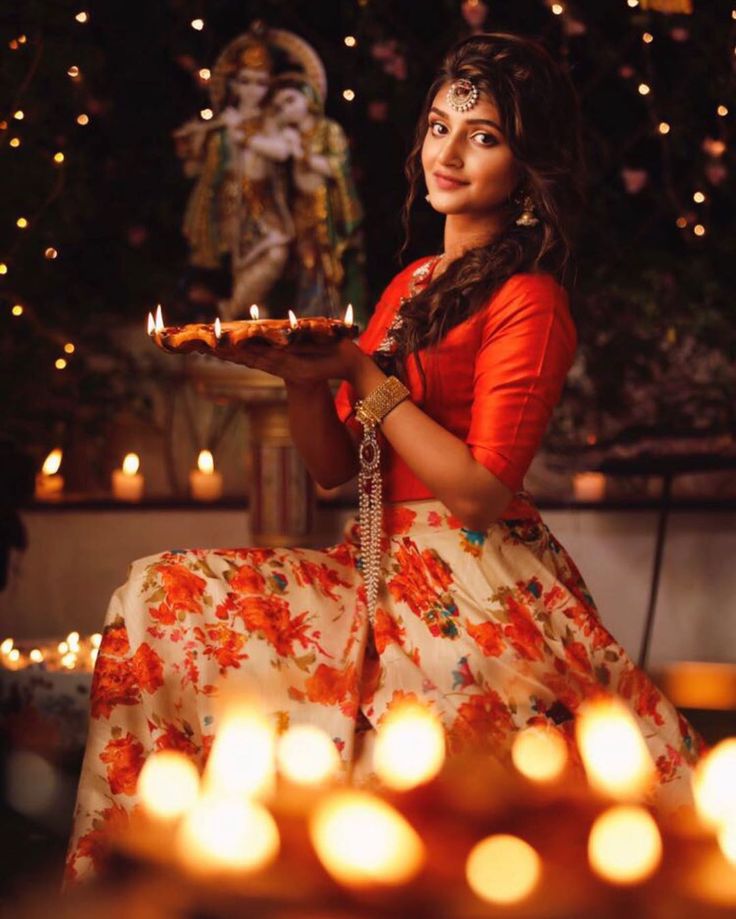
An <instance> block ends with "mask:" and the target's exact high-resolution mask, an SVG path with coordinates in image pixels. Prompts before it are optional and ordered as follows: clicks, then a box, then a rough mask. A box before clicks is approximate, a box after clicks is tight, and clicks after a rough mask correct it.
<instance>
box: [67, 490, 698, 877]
mask: <svg viewBox="0 0 736 919" xmlns="http://www.w3.org/2000/svg"><path fill="white" fill-rule="evenodd" d="M384 530H385V534H386V541H385V544H384V553H383V573H384V585H383V586H382V589H381V593H380V595H379V602H378V608H377V611H376V616H375V624H374V626H373V627H372V628H369V624H368V621H367V615H366V608H365V591H364V589H363V585H362V579H361V573H360V564H359V546H358V527H357V523H356V522H355V521H351V523H350V524H349V525H348V527H347V528H346V531H345V534H344V538H343V541H342V542H340V543H338V544H337V545H336V546H333V547H332V548H329V549H326V550H323V551H318V550H313V549H223V550H218V549H213V550H205V549H192V550H187V551H179V550H171V551H169V552H163V553H162V554H161V555H156V556H152V557H150V558H144V559H140V560H139V561H137V562H135V563H134V564H133V566H132V570H131V573H130V577H129V579H128V581H127V583H126V584H125V585H124V586H123V587H121V588H120V589H119V590H118V591H117V592H116V593H115V594H114V596H113V598H112V601H111V604H110V609H109V611H108V614H107V620H106V622H105V629H104V637H103V640H102V645H101V648H100V652H99V657H98V660H97V667H96V669H95V674H94V680H93V683H92V700H91V724H90V731H89V739H88V742H87V751H86V756H85V761H84V766H83V770H82V777H81V781H80V786H79V796H78V801H77V809H76V813H75V825H74V833H73V836H72V840H71V844H70V851H69V859H68V865H67V877H68V879H69V880H74V879H76V878H81V877H83V876H85V875H88V874H90V873H93V872H94V871H95V870H96V869H97V868H98V867H99V863H100V859H101V858H102V853H103V852H104V841H105V835H106V831H107V830H108V829H109V827H110V826H111V825H113V824H117V825H119V824H121V823H125V822H126V821H127V819H128V816H129V814H130V813H131V811H132V809H133V808H134V807H135V806H136V781H137V777H138V774H139V773H140V770H141V768H142V766H143V764H144V762H145V761H146V757H147V756H148V755H149V754H150V753H151V752H153V751H155V750H168V749H175V750H181V751H183V752H184V753H186V754H187V755H188V756H190V757H191V758H192V759H193V760H194V761H195V762H196V763H197V764H198V765H200V766H201V765H202V763H203V761H204V760H205V758H206V757H207V753H208V751H209V749H210V746H211V744H212V740H213V737H214V734H215V732H216V731H217V723H216V710H217V705H216V703H217V696H218V693H220V692H221V691H222V690H223V687H227V685H228V682H230V683H233V682H237V681H238V679H239V678H242V677H243V676H248V677H250V678H251V679H252V680H253V681H254V682H255V683H256V684H257V686H258V689H259V692H260V694H261V698H262V700H263V703H264V705H265V706H266V708H267V710H268V711H269V712H272V713H273V716H274V718H275V719H276V720H277V725H278V728H279V729H284V728H285V727H286V726H288V725H290V724H296V723H300V722H309V723H311V724H315V725H318V726H320V727H322V728H324V730H325V731H327V732H328V734H329V736H330V737H332V738H333V739H334V742H335V745H336V747H337V749H338V750H339V751H340V755H341V757H342V758H343V761H344V762H345V764H346V765H351V764H352V763H353V762H354V760H355V759H356V758H357V756H358V753H359V751H360V748H361V737H364V736H366V734H367V733H370V731H371V730H372V728H373V727H375V726H376V725H377V724H378V723H379V722H380V720H381V718H382V716H383V715H384V714H385V713H386V711H387V710H388V709H389V708H390V707H391V706H392V705H393V704H396V702H397V701H399V700H401V699H405V698H406V697H407V696H408V697H418V698H420V699H421V700H423V701H424V702H425V703H426V704H429V705H430V706H431V707H432V708H433V709H434V710H435V711H436V712H437V713H438V714H439V715H440V717H441V718H442V720H443V723H444V725H445V727H446V731H447V740H448V749H449V751H450V752H451V753H453V752H460V751H465V750H467V749H469V748H471V749H474V748H480V749H483V750H486V751H490V752H493V753H494V754H495V755H497V756H498V757H499V758H500V759H502V760H505V759H506V758H507V756H508V752H509V746H510V743H511V741H512V740H513V737H514V734H515V732H517V731H518V730H519V729H521V728H523V727H525V726H527V725H530V724H540V723H546V724H549V723H555V724H557V725H558V726H559V728H560V729H561V730H562V731H563V733H564V734H565V735H566V737H567V738H568V739H569V741H570V744H571V746H572V743H573V740H572V738H573V733H572V731H571V726H572V723H573V722H572V717H573V715H574V713H575V711H576V709H577V708H578V706H579V705H580V703H581V702H582V701H583V700H585V699H588V698H590V697H593V696H597V695H601V694H602V693H615V694H617V695H619V696H621V697H622V698H623V699H624V700H625V701H626V703H627V704H628V705H629V707H630V708H631V710H632V712H633V713H634V714H635V716H636V717H637V719H638V722H639V725H640V727H641V730H642V733H643V735H644V737H645V739H646V742H647V744H648V746H649V749H650V751H651V753H652V756H653V759H654V761H655V763H656V766H657V770H658V774H659V787H658V801H659V803H660V804H662V805H663V806H666V807H668V808H669V807H677V806H678V805H679V804H682V803H687V802H688V801H689V800H690V772H691V768H692V766H693V765H694V763H695V762H696V760H697V758H698V754H699V752H700V747H701V741H700V740H699V738H698V736H697V735H696V734H695V732H694V731H693V730H692V728H691V727H690V726H689V725H688V724H687V722H686V721H685V720H684V719H683V718H682V717H681V716H679V715H678V713H677V712H676V710H675V709H674V708H673V707H672V705H671V704H670V703H669V702H668V701H667V700H666V699H665V698H664V697H663V696H662V695H661V694H660V693H659V691H658V690H657V689H656V688H655V687H654V686H653V684H652V683H651V682H650V680H649V679H648V678H647V677H646V676H645V675H644V674H643V673H642V672H641V671H640V670H638V669H637V668H636V667H635V666H634V665H633V664H632V662H631V660H630V659H629V657H628V656H627V655H626V652H625V651H624V650H623V649H622V647H621V646H620V645H619V644H617V643H616V641H615V640H614V639H613V638H612V637H611V635H610V634H609V633H608V632H607V631H606V629H605V628H604V627H603V625H602V624H601V622H600V620H599V618H598V613H597V611H596V609H595V606H594V604H593V601H592V599H591V597H590V595H589V593H588V591H587V589H586V587H585V584H584V583H583V581H582V579H581V577H580V574H579V573H578V571H577V569H576V567H575V565H574V563H573V562H572V560H571V559H570V557H569V556H568V555H567V553H566V552H565V550H564V549H563V548H562V546H561V545H560V544H559V543H558V542H557V540H556V539H555V538H554V536H553V535H552V534H551V533H550V531H549V530H548V529H547V527H546V526H545V525H544V523H543V522H542V520H541V518H540V516H539V513H538V512H537V510H536V509H535V508H534V506H533V504H532V503H531V501H530V500H529V498H528V496H526V495H524V494H520V495H517V496H516V497H515V499H514V501H513V502H512V504H511V505H510V506H509V508H508V509H507V511H506V513H505V515H504V518H503V519H502V520H500V521H498V522H497V523H495V524H494V525H493V526H491V527H490V528H489V530H488V531H487V532H485V533H481V532H473V531H470V530H467V529H464V528H463V527H462V525H461V524H460V522H459V521H458V520H457V519H455V518H453V516H452V515H451V514H450V513H449V511H448V510H447V509H446V508H445V506H444V505H443V504H441V503H440V502H439V501H433V500H430V501H416V502H411V503H407V504H400V505H391V506H389V507H387V508H386V509H385V514H384Z"/></svg>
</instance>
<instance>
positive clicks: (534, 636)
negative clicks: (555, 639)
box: [504, 596, 544, 661]
mask: <svg viewBox="0 0 736 919" xmlns="http://www.w3.org/2000/svg"><path fill="white" fill-rule="evenodd" d="M504 606H505V607H506V612H507V613H508V616H509V620H510V622H509V624H508V625H507V626H505V628H504V634H505V636H506V637H507V638H508V639H509V641H510V642H511V644H512V645H513V646H514V648H515V649H516V651H517V652H518V653H519V655H520V656H521V657H523V658H524V659H525V660H528V661H542V660H544V651H543V648H544V636H543V634H542V631H541V629H540V627H539V626H538V625H537V624H536V623H535V622H534V620H533V619H532V617H531V613H530V612H529V610H528V609H527V608H526V607H525V606H524V605H523V604H522V603H519V601H518V600H516V599H515V598H514V597H512V596H508V597H506V598H505V601H504Z"/></svg>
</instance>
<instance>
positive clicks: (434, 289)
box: [394, 33, 584, 386]
mask: <svg viewBox="0 0 736 919" xmlns="http://www.w3.org/2000/svg"><path fill="white" fill-rule="evenodd" d="M462 77H466V78H468V77H469V78H471V79H472V80H473V82H474V83H475V84H476V85H477V86H478V89H479V90H480V92H481V94H484V95H485V96H486V97H487V98H489V99H490V100H491V101H492V102H493V103H494V104H495V106H496V108H497V109H498V113H499V116H500V118H501V128H502V129H503V132H504V135H505V137H506V139H507V142H508V144H509V147H510V148H511V151H512V153H513V155H514V157H515V159H516V161H517V164H518V166H519V167H520V168H519V175H520V179H519V182H518V184H517V187H516V189H515V190H514V193H512V195H511V197H510V199H509V202H508V205H507V211H508V221H507V223H506V226H505V229H504V231H503V232H502V233H501V234H500V235H499V236H497V237H496V238H494V239H493V240H492V241H491V242H489V243H488V244H486V245H482V246H478V247H476V248H473V249H470V250H468V251H467V252H465V253H464V254H463V255H462V256H461V257H460V258H458V259H456V260H455V261H453V262H452V263H451V264H450V265H449V266H448V268H447V270H446V271H445V272H444V273H443V274H442V275H440V277H439V278H437V279H436V280H433V281H432V283H431V284H429V285H428V286H427V287H426V288H424V289H423V290H421V291H419V292H418V293H417V294H416V295H415V296H414V297H412V298H411V299H410V300H408V301H407V302H406V303H405V304H404V306H403V308H402V317H403V323H402V325H401V327H400V328H399V330H398V332H397V333H396V335H395V340H396V343H397V346H398V347H397V350H396V352H395V355H394V367H395V368H396V369H398V370H399V371H401V370H403V365H404V363H405V361H406V358H407V357H409V356H410V355H414V356H415V357H417V359H418V358H419V356H418V352H419V351H420V350H424V349H427V348H432V347H433V346H436V345H437V344H438V343H439V342H440V341H441V340H442V338H443V337H444V336H445V335H446V334H447V332H448V331H449V330H450V329H452V328H453V327H454V326H456V325H458V324H459V323H461V322H463V321H464V320H466V319H468V318H469V317H470V316H471V315H472V314H473V313H475V312H477V311H478V310H479V309H481V308H482V307H483V305H484V304H485V303H487V301H488V298H489V296H490V295H491V294H492V293H493V291H494V290H496V289H497V288H498V287H500V285H501V284H503V283H504V281H506V280H507V279H508V278H509V277H511V275H513V274H516V273H518V272H537V271H544V272H549V273H551V274H553V275H554V276H555V277H556V278H557V279H558V280H559V281H560V282H561V283H564V282H565V280H566V275H567V272H568V271H569V270H570V268H571V256H572V241H573V236H574V227H575V223H576V217H577V215H578V213H579V211H580V207H581V204H582V200H583V185H584V163H583V156H582V150H581V140H580V116H579V108H578V100H577V96H576V94H575V90H574V88H573V86H572V83H571V81H570V79H569V77H568V75H567V73H566V72H565V70H564V69H563V68H562V67H561V66H560V65H559V64H558V63H557V62H556V61H555V60H554V59H553V58H552V57H551V55H550V54H549V53H548V52H547V51H546V50H545V48H544V47H543V46H542V45H541V44H539V43H538V42H536V41H534V40H532V39H529V38H525V37H522V36H519V35H507V34H504V33H487V34H480V35H473V36H472V37H471V38H466V39H464V40H463V41H460V42H458V43H457V44H456V45H455V46H454V47H453V48H451V49H450V51H449V52H448V53H447V55H446V56H445V59H444V60H443V62H442V65H441V67H440V70H439V72H438V74H437V76H436V77H435V79H434V81H433V83H432V85H431V86H430V88H429V91H428V93H427V97H426V100H425V102H424V106H423V108H422V112H421V115H420V117H419V121H418V124H417V129H416V137H415V141H414V146H413V147H412V150H411V152H410V154H409V157H408V159H407V163H406V169H405V172H406V177H407V179H408V181H409V190H408V194H407V197H406V201H405V203H404V208H403V214H402V219H403V223H404V229H405V233H406V241H405V243H404V247H403V249H402V252H403V251H405V250H406V246H407V244H408V239H409V222H410V213H411V210H412V206H413V204H414V202H415V200H416V198H417V195H418V194H420V193H421V194H423V193H424V184H423V170H422V145H423V143H424V138H425V135H426V133H427V124H428V115H429V110H430V108H431V106H432V102H433V101H434V98H435V96H436V95H437V92H438V91H439V89H440V88H441V87H442V85H443V84H445V83H447V82H452V81H454V80H458V79H460V78H462ZM524 195H528V196H529V197H530V198H531V200H532V201H533V203H534V210H535V212H536V216H537V218H538V219H539V223H538V224H537V225H536V226H532V227H530V226H518V225H517V224H516V219H517V218H518V216H519V215H520V213H521V211H522V203H521V199H522V197H523V196H524ZM418 365H419V370H420V373H421V376H422V378H423V380H424V383H425V386H426V378H425V373H424V368H423V366H422V363H421V360H419V359H418Z"/></svg>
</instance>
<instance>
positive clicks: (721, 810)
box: [693, 737, 736, 828]
mask: <svg viewBox="0 0 736 919" xmlns="http://www.w3.org/2000/svg"><path fill="white" fill-rule="evenodd" d="M735 775H736V737H728V738H727V739H726V740H722V741H721V742H720V743H718V744H716V746H715V747H713V749H712V750H710V751H709V752H708V753H707V754H706V755H705V756H704V757H703V758H702V759H701V760H700V762H699V763H698V765H697V767H696V769H695V774H694V775H693V795H694V797H695V807H696V809H697V812H698V815H699V817H700V819H701V820H702V821H703V823H705V824H706V825H708V826H711V827H716V828H722V827H723V826H725V825H726V824H728V823H733V824H734V825H736V786H735V785H734V776H735Z"/></svg>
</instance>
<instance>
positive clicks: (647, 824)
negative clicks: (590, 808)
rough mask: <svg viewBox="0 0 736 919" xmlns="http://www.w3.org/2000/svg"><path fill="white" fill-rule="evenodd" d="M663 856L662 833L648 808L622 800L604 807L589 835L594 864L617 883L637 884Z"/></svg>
mask: <svg viewBox="0 0 736 919" xmlns="http://www.w3.org/2000/svg"><path fill="white" fill-rule="evenodd" d="M661 860H662V837H661V835H660V833H659V829H658V827H657V824H656V823H655V821H654V818H653V817H652V815H651V814H650V813H649V811H647V810H644V808H643V807H638V806H635V805H631V804H619V805H617V806H616V807H611V808H609V809H608V810H607V811H604V812H603V813H602V814H601V815H600V817H598V819H597V820H596V821H595V823H594V824H593V826H592V828H591V830H590V836H589V837H588V861H589V862H590V866H591V868H592V869H593V870H594V871H595V872H596V874H598V875H600V876H601V877H602V878H604V879H605V880H607V881H611V882H612V883H614V884H623V885H629V884H638V883H640V882H641V881H643V880H645V879H646V878H648V877H649V875H650V874H653V873H654V871H656V869H657V867H658V866H659V863H660V861H661Z"/></svg>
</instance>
